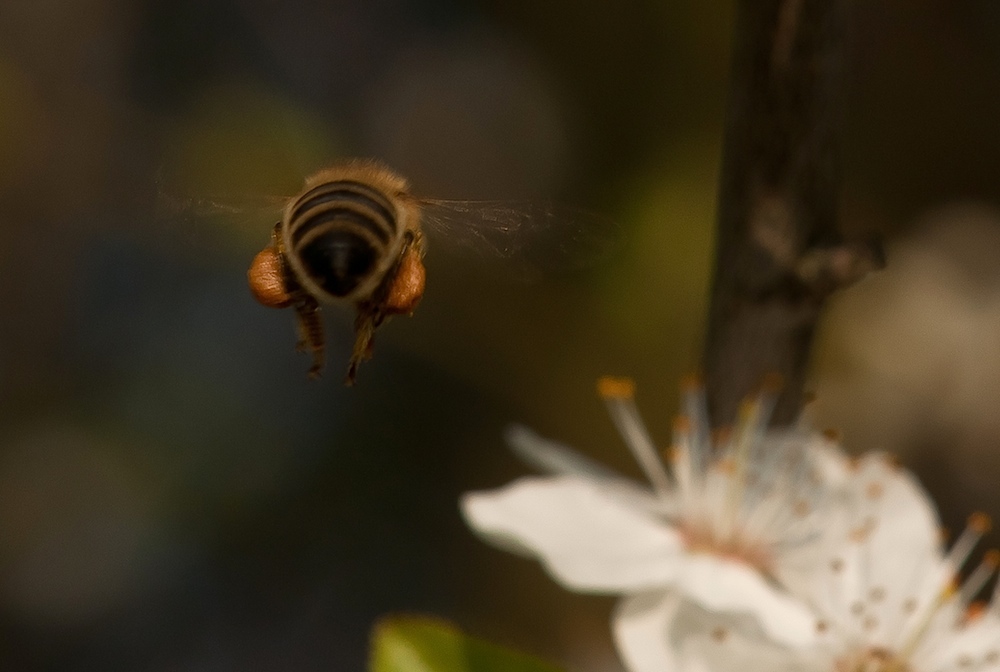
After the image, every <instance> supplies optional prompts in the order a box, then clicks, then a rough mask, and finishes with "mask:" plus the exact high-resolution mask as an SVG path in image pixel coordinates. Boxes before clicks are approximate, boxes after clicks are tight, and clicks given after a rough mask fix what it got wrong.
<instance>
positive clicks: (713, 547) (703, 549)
mask: <svg viewBox="0 0 1000 672" xmlns="http://www.w3.org/2000/svg"><path fill="white" fill-rule="evenodd" d="M679 531H680V534H681V538H682V539H683V540H684V545H685V546H686V547H687V549H688V551H690V552H691V553H708V554H711V555H718V556H721V557H724V558H727V559H729V560H736V561H739V562H743V563H746V564H748V565H750V566H751V567H753V568H754V569H756V570H758V571H760V572H761V573H762V574H766V575H770V574H771V570H772V568H773V564H774V563H773V561H774V558H773V555H772V554H771V553H769V552H768V549H767V548H766V547H765V546H764V545H762V544H759V543H756V542H755V541H754V540H753V539H746V538H744V537H743V536H742V535H739V534H735V535H733V536H731V537H729V538H725V539H718V538H716V537H715V535H713V534H712V531H711V530H710V529H706V528H705V527H702V526H699V525H694V524H688V523H681V524H680V525H679Z"/></svg>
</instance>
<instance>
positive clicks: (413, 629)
mask: <svg viewBox="0 0 1000 672" xmlns="http://www.w3.org/2000/svg"><path fill="white" fill-rule="evenodd" d="M368 669H369V670H370V672H560V668H558V667H556V666H555V665H552V664H551V663H547V662H545V661H542V660H540V659H538V658H535V657H534V656H529V655H527V654H524V653H519V652H517V651H511V650H509V649H505V648H504V647H502V646H498V645H496V644H491V643H489V642H486V641H484V640H481V639H476V638H474V637H469V636H468V635H465V634H463V633H462V632H460V631H459V630H458V629H457V628H456V627H455V626H454V625H451V624H450V623H448V622H447V621H442V620H439V619H436V618H428V617H413V616H407V617H402V616H400V617H391V618H388V619H385V620H383V621H382V622H381V623H379V624H378V625H376V626H375V630H374V632H373V634H372V651H371V660H370V664H369V668H368Z"/></svg>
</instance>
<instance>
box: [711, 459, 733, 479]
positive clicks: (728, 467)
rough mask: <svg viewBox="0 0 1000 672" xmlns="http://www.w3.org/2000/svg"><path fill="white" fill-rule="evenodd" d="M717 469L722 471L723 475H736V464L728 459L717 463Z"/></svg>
mask: <svg viewBox="0 0 1000 672" xmlns="http://www.w3.org/2000/svg"><path fill="white" fill-rule="evenodd" d="M715 467H716V469H718V470H719V471H721V472H722V473H723V474H730V475H731V474H734V473H736V463H735V462H734V461H733V460H731V459H729V458H728V457H727V458H723V459H721V460H719V461H717V462H716V463H715Z"/></svg>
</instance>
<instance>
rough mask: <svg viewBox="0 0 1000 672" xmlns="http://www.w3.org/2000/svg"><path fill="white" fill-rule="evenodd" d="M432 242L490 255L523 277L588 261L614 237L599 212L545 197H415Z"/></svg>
mask: <svg viewBox="0 0 1000 672" xmlns="http://www.w3.org/2000/svg"><path fill="white" fill-rule="evenodd" d="M419 205H420V208H421V213H422V214H421V222H422V225H423V228H424V230H425V231H427V233H428V235H429V236H430V238H431V244H432V245H433V246H434V247H435V248H438V247H443V248H450V249H453V250H455V251H457V252H460V253H462V254H472V255H474V256H479V257H486V258H490V257H492V258H494V259H499V260H502V263H503V264H504V265H506V266H508V267H511V268H512V269H513V270H514V271H515V272H516V273H517V274H519V275H522V276H527V277H532V276H537V275H538V274H539V273H542V274H544V273H546V272H551V271H565V270H573V269H579V268H584V267H587V266H589V265H591V264H593V263H594V262H595V261H596V260H597V259H598V258H599V257H600V256H601V255H602V254H603V253H604V252H606V251H607V248H608V247H609V244H610V243H611V241H612V240H613V239H614V238H615V237H616V236H615V233H616V225H615V223H614V221H613V220H611V219H610V218H608V217H605V216H603V215H599V214H597V213H594V212H591V211H589V210H584V209H580V208H573V207H568V206H565V205H561V204H557V203H551V202H547V201H531V200H528V201H449V200H433V199H420V200H419Z"/></svg>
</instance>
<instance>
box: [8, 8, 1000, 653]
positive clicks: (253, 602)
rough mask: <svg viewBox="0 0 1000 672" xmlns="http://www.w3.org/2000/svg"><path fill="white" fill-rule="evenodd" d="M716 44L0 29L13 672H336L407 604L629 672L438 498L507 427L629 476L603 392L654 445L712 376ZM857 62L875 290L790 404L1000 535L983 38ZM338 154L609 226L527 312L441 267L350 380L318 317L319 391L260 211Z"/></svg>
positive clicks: (723, 73)
mask: <svg viewBox="0 0 1000 672" xmlns="http://www.w3.org/2000/svg"><path fill="white" fill-rule="evenodd" d="M733 14H734V11H733V4H732V2H728V1H722V0H676V1H671V2H662V1H660V0H631V1H629V2H614V3H612V2H596V1H593V0H587V1H583V2H579V1H577V2H569V1H568V0H542V1H538V0H535V1H531V2H528V1H525V0H504V1H503V2H499V1H495V0H468V1H466V2H460V1H458V0H364V1H362V0H351V1H349V0H289V1H285V2H277V1H276V0H79V1H76V2H66V1H64V0H4V2H3V3H2V4H0V218H2V219H0V226H2V236H0V643H2V644H0V667H3V668H4V669H8V670H19V671H20V670H24V671H29V670H61V671H73V670H150V671H167V670H172V671H173V670H178V671H198V672H202V671H204V672H208V671H228V670H260V671H270V670H275V671H277V670H296V671H298V672H307V671H309V670H360V669H363V667H364V660H365V655H366V647H367V636H368V635H367V633H368V631H369V628H370V627H371V625H372V623H373V621H374V620H375V619H377V618H378V617H379V616H380V615H382V614H386V613H394V612H427V613H434V614H437V615H440V616H444V617H447V618H450V619H453V620H455V621H456V622H457V623H458V624H460V625H461V626H462V627H463V628H465V629H467V630H469V631H470V632H473V633H475V634H478V635H481V636H484V637H487V638H490V639H493V640H495V641H498V642H501V643H504V644H508V645H511V646H515V647H518V648H521V649H525V650H528V651H532V652H535V653H538V654H541V655H544V656H547V657H551V658H552V659H554V660H557V661H560V662H562V663H564V664H566V665H568V666H569V667H570V668H571V669H573V670H580V671H585V672H589V671H591V670H594V671H596V670H601V671H605V672H606V671H611V670H615V669H617V663H616V661H615V658H614V654H613V651H612V648H611V644H610V640H609V635H608V628H607V617H608V613H609V609H610V607H611V604H612V600H611V599H610V598H602V597H591V596H579V595H570V594H567V593H564V592H563V591H562V590H561V589H560V588H558V587H557V586H556V585H555V584H553V583H552V582H551V581H550V580H549V579H548V578H547V577H546V576H545V575H544V573H543V572H542V570H541V569H540V568H539V567H538V566H537V565H536V564H535V563H532V562H529V561H526V560H522V559H519V558H515V557H512V556H509V555H506V554H503V553H501V552H499V551H495V550H493V549H491V548H488V547H486V546H485V545H483V544H481V543H480V542H479V541H477V540H476V539H475V538H474V537H473V536H472V535H471V534H470V533H469V532H468V531H467V530H466V529H465V528H464V526H463V524H462V522H461V520H460V518H459V515H458V510H457V507H456V500H457V497H458V495H459V494H460V493H461V492H463V491H465V490H468V489H473V488H483V487H493V486H498V485H500V484H502V483H504V482H506V481H508V480H510V479H511V478H514V477H515V476H517V475H518V474H521V473H523V472H524V468H523V467H522V466H521V465H519V464H518V463H517V462H516V461H515V459H514V458H513V457H512V456H510V455H509V454H508V452H507V451H506V448H505V447H504V445H503V441H502V438H501V435H502V430H503V428H504V427H505V425H506V424H507V423H509V422H511V421H515V420H516V421H521V422H525V423H527V424H529V425H531V426H533V427H535V428H536V429H537V430H538V431H540V432H541V433H543V434H546V435H549V436H552V437H556V438H559V439H561V440H563V441H565V442H567V443H570V444H573V445H576V446H578V447H579V448H580V449H581V450H583V451H585V452H587V453H588V454H590V455H592V456H595V457H598V458H600V459H602V460H604V461H606V462H608V463H610V464H612V465H613V466H615V467H617V468H619V469H621V470H623V471H626V472H628V473H633V474H637V470H636V469H635V467H634V466H633V465H631V464H630V463H629V459H628V457H627V455H626V454H625V452H624V451H623V450H622V446H621V443H620V442H619V441H618V439H617V437H616V436H615V435H614V432H613V429H612V427H611V424H610V422H608V421H607V419H606V418H605V416H604V414H603V410H602V408H601V406H600V403H599V402H598V400H597V399H596V395H595V393H594V381H595V379H596V378H597V377H598V376H599V375H602V374H607V373H611V374H618V375H630V376H633V377H634V378H635V379H636V380H637V383H638V387H639V404H640V407H641V408H642V409H643V411H644V412H645V414H646V417H647V420H648V423H649V425H650V428H651V430H652V432H653V434H654V436H656V437H659V439H660V440H661V441H663V442H666V441H668V437H669V427H670V420H671V416H672V414H673V409H674V408H675V403H676V398H677V395H676V392H675V390H676V381H677V380H678V379H679V377H680V376H681V375H682V374H683V373H685V372H687V371H690V370H692V369H694V368H695V367H696V366H697V362H698V356H699V352H700V345H699V342H700V338H701V333H702V328H703V318H704V314H705V308H706V305H705V299H706V291H707V286H708V273H709V266H710V253H711V247H712V221H713V212H714V199H715V183H716V177H717V172H718V164H719V153H720V135H721V127H722V121H723V114H724V106H725V91H726V78H727V72H728V59H729V44H730V36H731V32H732V19H733ZM850 34H851V43H850V49H849V55H848V61H847V63H846V92H847V94H846V100H847V105H846V111H845V119H844V124H845V125H844V129H845V130H844V147H843V149H844V152H843V161H844V170H845V188H844V193H843V202H842V219H843V223H844V228H845V230H846V231H847V232H849V233H872V232H879V233H881V234H883V235H884V236H885V237H886V240H887V245H888V250H889V259H890V267H889V269H888V270H887V271H885V272H883V273H882V274H880V275H878V276H877V277H873V278H871V279H869V280H867V281H866V282H864V283H862V284H861V285H859V286H858V287H856V288H854V289H852V290H850V291H849V292H847V293H845V294H844V295H842V296H840V297H838V298H837V299H836V300H835V301H834V302H833V304H832V306H831V308H830V310H829V311H828V313H827V315H826V318H825V320H824V323H823V329H822V333H821V334H820V339H819V342H818V350H817V355H816V362H815V367H814V371H815V385H814V387H815V389H816V391H817V392H818V395H819V401H818V402H817V403H816V404H815V406H814V408H813V409H812V412H813V415H814V417H815V418H816V422H817V423H819V424H820V425H822V426H827V425H830V426H835V427H838V428H840V430H841V431H842V432H843V434H844V437H845V441H846V443H847V445H848V447H849V449H851V450H854V451H861V450H867V449H872V448H878V447H881V448H884V449H887V450H891V451H894V452H896V453H898V454H900V455H901V456H902V457H903V459H904V460H905V461H906V462H907V463H908V464H909V465H910V466H912V467H913V468H914V469H915V470H916V471H917V472H918V474H920V476H921V477H922V478H923V479H924V480H925V482H926V483H927V485H928V486H929V487H930V488H931V490H932V491H933V493H934V495H935V496H936V497H937V498H938V500H939V502H940V504H941V507H942V510H943V518H944V522H945V524H946V525H948V526H950V527H952V528H955V527H960V526H961V525H962V521H963V520H964V518H965V516H966V515H967V514H968V513H969V512H971V511H972V510H975V509H983V510H985V511H987V512H998V511H1000V489H998V488H997V487H996V485H995V484H996V477H997V475H1000V453H998V451H997V446H998V437H1000V413H997V410H996V409H997V404H998V400H1000V394H998V393H1000V267H998V264H997V259H1000V214H998V211H997V210H996V207H997V206H998V204H1000V131H998V130H997V129H998V127H997V119H998V118H1000V87H997V86H996V82H998V81H1000V41H997V39H996V35H998V34H1000V10H998V9H997V6H996V3H995V2H992V1H991V0H966V1H963V2H955V1H954V0H906V1H903V0H877V1H873V2H854V3H852V16H851V21H850ZM348 156H375V157H378V158H380V159H382V160H384V161H385V162H387V163H388V164H389V165H391V166H393V167H395V168H396V169H397V170H399V171H401V172H402V173H404V174H406V175H407V176H408V177H409V178H410V179H411V181H412V183H413V186H414V190H415V191H416V192H417V193H419V194H421V195H426V196H431V197H439V198H469V199H472V198H501V199H542V198H545V199H547V198H555V199H557V200H559V201H561V202H564V203H567V204H571V205H574V206H578V207H582V208H586V209H589V210H592V211H596V212H600V213H604V214H605V215H606V216H607V218H608V220H609V221H614V222H616V225H614V226H608V227H606V228H605V229H603V230H601V231H598V232H595V233H596V234H597V237H598V238H599V239H601V240H603V241H604V244H603V245H602V246H601V247H600V249H599V250H598V254H593V255H591V256H590V257H589V258H588V259H586V260H585V261H586V263H584V264H581V265H579V266H575V267H573V268H565V267H557V266H555V265H554V266H553V267H552V268H546V267H545V265H544V263H543V264H542V268H540V269H539V270H540V272H541V275H540V277H538V278H536V279H535V281H534V282H528V283H526V282H522V281H519V280H518V279H517V278H515V277H514V274H508V273H507V269H506V267H505V265H504V264H503V263H492V262H489V263H486V262H484V261H483V260H481V259H476V258H473V257H468V256H464V255H461V254H455V253H454V250H451V249H449V246H448V244H447V241H434V240H432V241H431V250H430V253H429V255H428V258H427V265H428V269H429V276H428V287H427V293H426V297H425V299H424V301H423V303H422V305H421V306H420V308H419V309H418V311H417V312H416V314H415V316H414V317H412V318H397V319H395V320H393V321H392V322H391V323H390V324H388V325H387V326H385V327H384V328H383V329H382V330H381V331H380V332H379V335H378V343H377V347H376V357H375V359H374V360H373V361H372V362H370V363H368V364H367V365H365V366H364V367H363V368H362V370H361V373H360V381H359V384H358V386H357V387H356V388H353V389H346V388H344V387H343V386H342V385H341V382H340V378H341V373H342V366H343V363H344V362H346V358H347V355H348V353H349V348H350V345H351V341H352V335H351V329H350V324H351V316H350V315H349V314H347V313H346V312H339V311H336V310H333V311H327V326H328V339H329V340H328V345H329V351H328V355H329V366H328V369H327V375H326V376H325V377H324V378H323V379H322V381H320V382H311V381H308V380H307V379H306V376H305V371H306V369H307V366H308V361H307V359H306V358H305V357H304V356H302V355H297V354H296V353H295V352H294V351H293V344H294V338H295V336H294V325H293V318H292V315H291V314H288V313H287V312H283V311H272V310H268V309H265V308H262V307H260V306H258V305H256V304H255V303H254V302H253V301H252V299H251V297H250V295H249V293H248V291H247V288H246V283H245V271H246V267H247V265H248V263H249V261H250V259H251V258H252V257H253V255H254V253H255V252H256V251H257V250H259V249H260V248H261V247H262V246H263V245H264V244H265V243H266V242H267V239H268V235H269V231H270V227H271V226H272V224H273V222H274V221H275V218H274V215H273V212H269V211H267V210H263V209H262V207H261V200H262V197H275V196H287V195H291V194H293V193H295V192H296V191H297V190H298V188H299V186H300V185H301V181H302V179H303V178H304V177H305V176H306V175H308V174H309V173H310V172H311V171H313V170H315V169H317V168H319V167H321V166H323V165H325V164H328V163H331V162H334V161H336V160H338V159H340V158H344V157H348ZM263 200H266V198H263ZM233 203H244V204H245V205H243V206H239V207H236V208H233V207H232V204H233ZM213 204H215V205H214V206H213ZM220 204H227V208H222V207H218V206H219V205H220Z"/></svg>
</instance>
